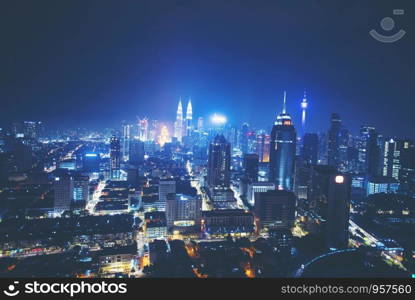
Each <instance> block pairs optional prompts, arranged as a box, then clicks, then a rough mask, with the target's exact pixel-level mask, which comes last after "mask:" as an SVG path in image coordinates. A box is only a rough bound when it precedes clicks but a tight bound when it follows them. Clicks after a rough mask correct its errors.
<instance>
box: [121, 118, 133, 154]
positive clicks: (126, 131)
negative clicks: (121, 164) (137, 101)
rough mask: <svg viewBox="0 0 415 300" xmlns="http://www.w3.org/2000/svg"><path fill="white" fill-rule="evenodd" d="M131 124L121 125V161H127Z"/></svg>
mask: <svg viewBox="0 0 415 300" xmlns="http://www.w3.org/2000/svg"><path fill="white" fill-rule="evenodd" d="M131 129H132V125H131V124H126V123H124V124H123V125H122V160H123V161H128V158H129V152H130V140H131Z"/></svg>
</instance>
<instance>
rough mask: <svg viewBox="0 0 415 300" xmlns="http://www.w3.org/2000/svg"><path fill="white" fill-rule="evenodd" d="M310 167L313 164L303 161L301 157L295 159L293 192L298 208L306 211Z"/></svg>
mask: <svg viewBox="0 0 415 300" xmlns="http://www.w3.org/2000/svg"><path fill="white" fill-rule="evenodd" d="M312 166H313V164H311V163H310V161H307V160H305V159H303V157H301V156H297V157H296V163H295V176H294V189H293V190H294V193H295V195H296V196H297V198H298V206H299V207H301V208H302V209H306V208H307V207H308V194H309V190H310V176H311V167H312Z"/></svg>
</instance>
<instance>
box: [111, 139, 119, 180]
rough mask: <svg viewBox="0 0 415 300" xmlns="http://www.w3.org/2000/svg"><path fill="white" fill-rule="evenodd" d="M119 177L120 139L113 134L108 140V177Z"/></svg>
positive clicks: (115, 178) (113, 178)
mask: <svg viewBox="0 0 415 300" xmlns="http://www.w3.org/2000/svg"><path fill="white" fill-rule="evenodd" d="M120 177H121V146H120V139H119V138H118V137H117V136H116V135H113V136H112V137H111V140H110V179H111V180H118V179H120Z"/></svg>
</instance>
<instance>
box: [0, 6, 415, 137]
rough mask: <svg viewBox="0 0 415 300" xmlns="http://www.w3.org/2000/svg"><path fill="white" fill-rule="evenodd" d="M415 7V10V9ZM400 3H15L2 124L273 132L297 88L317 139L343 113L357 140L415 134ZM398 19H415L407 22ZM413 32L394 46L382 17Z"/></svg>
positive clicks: (3, 54) (7, 36) (3, 75)
mask: <svg viewBox="0 0 415 300" xmlns="http://www.w3.org/2000/svg"><path fill="white" fill-rule="evenodd" d="M411 3H412V4H411ZM413 3H414V1H413V0H407V1H399V0H393V1H392V0H389V1H380V0H365V1H363V0H359V1H357V0H356V1H352V0H342V1H339V0H269V1H265V0H181V1H176V0H149V1H147V0H134V1H130V0H118V1H115V0H97V1H90V0H79V1H75V0H71V1H69V0H60V1H56V0H53V1H43V0H36V1H34V0H28V1H19V0H13V1H1V4H0V37H1V44H0V66H1V68H0V101H1V110H0V118H1V119H0V123H1V125H2V126H5V125H7V123H9V122H11V121H14V120H42V121H44V122H46V124H47V126H55V127H61V128H65V127H77V126H88V127H92V128H103V127H110V126H119V125H120V122H121V121H122V120H124V119H125V120H135V118H136V116H148V117H149V118H152V119H159V120H168V121H173V119H174V118H175V110H176V107H177V101H178V98H179V96H182V97H185V98H187V97H189V96H191V97H192V100H193V111H194V116H195V117H198V116H208V115H210V114H211V113H214V112H220V113H223V114H225V115H227V116H228V118H229V119H230V121H231V122H234V123H237V124H240V123H241V122H244V121H247V122H249V123H250V124H252V125H255V126H256V127H259V126H262V127H264V128H266V126H269V125H272V124H273V122H274V120H275V118H276V115H277V113H278V112H280V110H281V105H282V95H283V91H284V90H286V91H287V96H288V98H287V99H288V112H289V113H291V114H292V115H293V116H294V121H295V124H296V125H297V126H299V117H300V101H301V99H302V94H303V91H304V89H306V90H307V94H308V95H309V97H308V99H309V103H310V104H309V105H310V108H309V112H308V117H309V118H308V121H309V122H308V131H325V130H327V128H328V126H329V118H330V114H331V113H332V112H338V113H339V114H340V116H341V117H342V119H343V123H344V125H345V126H346V127H347V128H349V129H351V130H352V131H353V132H355V133H356V132H357V130H358V128H359V127H360V125H363V124H369V125H373V126H375V127H377V128H378V129H379V131H380V132H381V133H384V134H385V135H386V136H389V135H396V136H400V137H411V138H415V132H414V128H415V118H414V115H415V105H414V101H415V97H414V95H415V80H414V74H415V38H414V36H415V26H414V25H415V21H414V20H415V9H413V8H414V4H413ZM393 9H405V15H403V16H394V15H393V14H392V10H393ZM387 16H390V17H393V19H394V20H395V22H396V27H395V29H394V30H392V32H393V33H395V32H396V31H398V30H399V29H401V28H402V29H404V30H406V31H407V34H406V36H405V37H404V38H403V39H402V40H400V41H398V42H396V43H393V44H384V43H380V42H378V41H376V40H374V39H373V38H372V37H370V36H369V34H368V32H369V30H371V29H377V30H378V32H379V33H383V34H386V32H385V31H383V30H382V28H381V27H380V20H381V19H382V18H384V17H387Z"/></svg>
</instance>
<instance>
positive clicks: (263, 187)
mask: <svg viewBox="0 0 415 300" xmlns="http://www.w3.org/2000/svg"><path fill="white" fill-rule="evenodd" d="M272 190H275V184H274V183H272V182H253V183H250V184H248V189H247V196H246V199H247V201H248V202H249V204H251V205H252V206H253V205H255V197H256V196H257V194H258V193H265V192H267V191H272Z"/></svg>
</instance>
